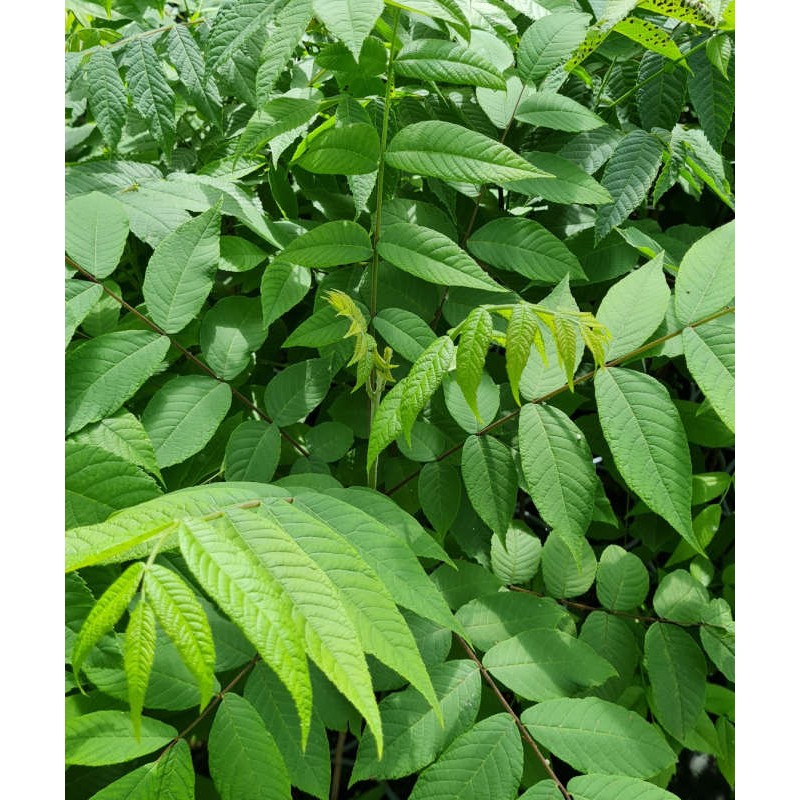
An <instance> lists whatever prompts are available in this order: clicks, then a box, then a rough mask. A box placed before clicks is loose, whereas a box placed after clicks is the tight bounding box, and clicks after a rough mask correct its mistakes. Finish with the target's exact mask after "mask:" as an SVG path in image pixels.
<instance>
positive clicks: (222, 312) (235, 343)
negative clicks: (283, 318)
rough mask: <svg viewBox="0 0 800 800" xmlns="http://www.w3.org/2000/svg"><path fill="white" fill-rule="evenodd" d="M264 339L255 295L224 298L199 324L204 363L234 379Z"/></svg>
mask: <svg viewBox="0 0 800 800" xmlns="http://www.w3.org/2000/svg"><path fill="white" fill-rule="evenodd" d="M266 338H267V329H266V326H265V325H264V323H263V320H262V316H261V302H260V301H259V300H258V298H255V297H223V298H222V299H221V300H220V301H219V302H218V303H217V304H216V305H215V306H214V307H213V308H211V309H209V311H207V312H206V313H205V314H204V315H203V319H202V322H201V323H200V348H201V350H202V351H203V355H204V356H205V360H206V363H207V364H208V366H209V367H211V369H212V370H213V371H214V372H215V373H216V374H217V375H218V376H219V377H220V378H223V379H225V380H230V379H231V378H235V377H236V376H237V375H238V374H239V373H240V372H242V370H243V369H245V367H247V365H248V364H249V363H250V362H251V355H252V353H254V352H255V351H256V350H258V349H259V348H260V347H261V345H262V344H264V340H265V339H266Z"/></svg>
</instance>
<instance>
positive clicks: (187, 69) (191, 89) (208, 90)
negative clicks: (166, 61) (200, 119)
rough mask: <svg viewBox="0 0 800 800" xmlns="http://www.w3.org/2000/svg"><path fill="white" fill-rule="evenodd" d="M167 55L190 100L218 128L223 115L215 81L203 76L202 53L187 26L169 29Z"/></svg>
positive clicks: (204, 74)
mask: <svg viewBox="0 0 800 800" xmlns="http://www.w3.org/2000/svg"><path fill="white" fill-rule="evenodd" d="M167 52H168V53H169V58H170V61H171V62H172V63H173V65H174V66H175V69H176V70H177V71H178V77H179V78H180V81H181V83H182V84H183V85H184V86H185V87H186V92H187V94H188V96H189V99H190V100H191V101H192V103H194V105H195V107H196V108H197V110H198V111H199V112H200V113H201V114H202V115H203V116H204V117H205V118H206V119H207V120H208V121H209V122H212V123H214V124H216V125H218V124H219V122H220V118H221V116H222V98H221V97H220V94H219V89H218V88H217V85H216V83H214V80H213V79H212V78H210V77H208V76H207V75H206V64H205V60H204V59H203V54H202V52H201V51H200V48H199V47H198V45H197V43H196V42H195V40H194V38H193V37H192V34H191V33H190V31H189V28H188V27H187V26H185V25H173V26H171V27H170V28H169V30H168V32H167Z"/></svg>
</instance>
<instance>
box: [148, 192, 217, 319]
mask: <svg viewBox="0 0 800 800" xmlns="http://www.w3.org/2000/svg"><path fill="white" fill-rule="evenodd" d="M219 226H220V213H219V209H218V208H216V207H215V208H210V209H208V211H204V212H203V213H202V214H200V216H198V217H195V218H194V219H191V220H189V221H188V222H185V223H184V224H183V225H181V226H180V227H178V228H177V229H176V230H175V231H174V232H173V233H170V234H169V235H168V236H166V237H165V238H164V239H162V240H161V242H160V243H159V244H158V246H157V247H156V249H155V250H154V251H153V255H152V256H150V261H149V262H148V264H147V271H146V272H145V275H144V283H143V284H142V294H143V295H144V301H145V303H146V304H147V311H148V312H149V314H150V316H151V317H152V319H153V320H154V321H155V322H156V323H157V324H158V325H160V326H161V327H162V328H163V329H164V330H165V331H166V332H167V333H177V332H178V331H180V330H182V329H183V328H185V327H186V326H187V325H188V324H189V323H190V322H191V321H192V320H193V319H194V318H195V317H196V316H197V313H198V312H199V311H200V309H201V308H202V307H203V303H204V302H205V301H206V298H207V297H208V295H209V292H210V291H211V287H212V286H213V284H214V275H215V274H216V271H217V266H218V265H219Z"/></svg>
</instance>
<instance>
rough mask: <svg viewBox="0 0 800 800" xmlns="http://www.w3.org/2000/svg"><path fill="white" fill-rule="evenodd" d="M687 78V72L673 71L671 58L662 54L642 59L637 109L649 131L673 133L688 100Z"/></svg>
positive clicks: (647, 55)
mask: <svg viewBox="0 0 800 800" xmlns="http://www.w3.org/2000/svg"><path fill="white" fill-rule="evenodd" d="M686 75H687V73H686V70H685V69H679V68H677V67H672V68H670V67H669V66H668V63H667V59H666V58H665V57H664V56H661V55H659V54H658V53H652V52H647V53H645V54H644V55H643V56H642V60H641V62H640V63H639V76H638V77H639V84H641V85H640V87H639V89H638V90H637V92H636V107H637V109H638V110H639V117H640V118H641V120H642V127H643V128H644V129H645V130H651V129H652V128H664V129H665V130H672V128H673V126H674V125H675V123H676V122H677V121H678V119H679V117H680V115H681V111H682V110H683V105H684V103H685V101H686ZM645 81H646V83H645Z"/></svg>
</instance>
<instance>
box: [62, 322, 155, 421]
mask: <svg viewBox="0 0 800 800" xmlns="http://www.w3.org/2000/svg"><path fill="white" fill-rule="evenodd" d="M168 349H169V339H168V338H167V337H166V336H159V335H158V334H156V333H151V332H150V331H120V332H115V333H106V334H103V335H102V336H98V337H97V338H96V339H92V340H91V341H89V342H86V343H85V344H82V345H81V346H80V347H78V348H76V349H75V350H72V351H71V352H69V353H68V354H67V357H66V360H65V365H64V370H65V375H66V379H67V380H66V388H65V400H66V425H67V429H66V432H67V433H68V434H69V433H73V432H75V431H78V430H80V429H81V428H83V427H84V426H85V425H88V424H89V423H90V422H96V421H97V420H99V419H103V417H106V416H108V415H109V414H112V413H113V412H115V411H116V410H117V409H118V408H119V407H120V406H121V405H122V404H123V403H124V402H125V401H126V400H127V399H128V398H129V397H132V396H133V395H134V394H135V393H136V392H137V391H138V389H139V387H141V385H142V384H143V383H144V382H145V381H146V380H147V379H148V378H149V377H150V376H151V375H153V374H154V373H155V372H156V370H157V368H158V366H159V364H161V361H162V359H163V358H164V356H165V355H166V353H167V350H168Z"/></svg>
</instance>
